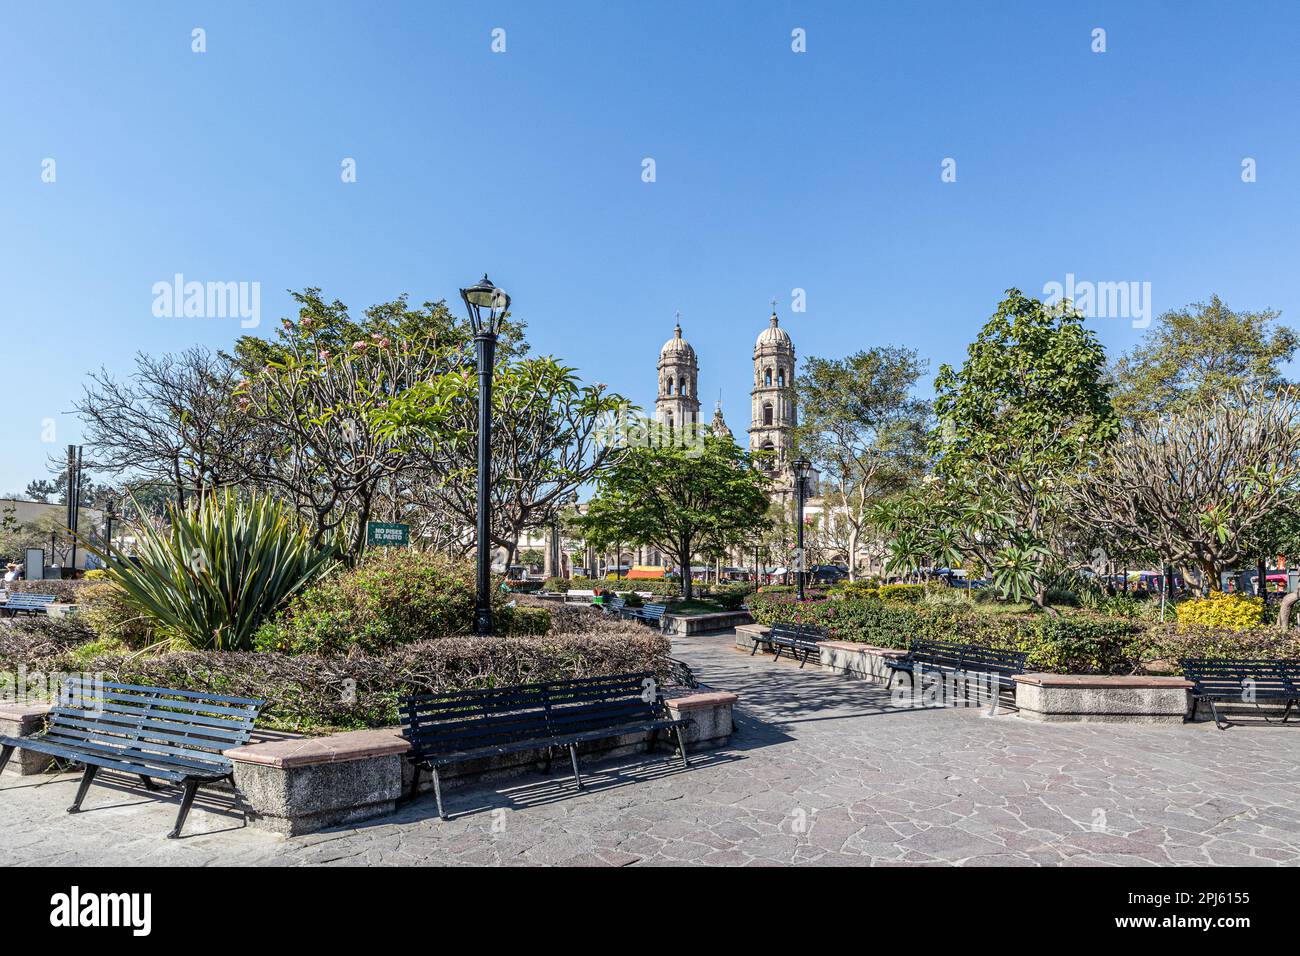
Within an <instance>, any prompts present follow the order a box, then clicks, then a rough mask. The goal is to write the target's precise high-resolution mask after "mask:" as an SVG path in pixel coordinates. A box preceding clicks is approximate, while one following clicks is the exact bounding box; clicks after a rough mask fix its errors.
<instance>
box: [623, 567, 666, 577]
mask: <svg viewBox="0 0 1300 956" xmlns="http://www.w3.org/2000/svg"><path fill="white" fill-rule="evenodd" d="M663 576H664V569H663V568H661V567H659V566H658V565H653V564H634V565H632V567H631V568H629V569H628V572H627V574H625V575H623V577H625V578H627V579H628V580H636V579H637V578H641V579H646V578H662V577H663Z"/></svg>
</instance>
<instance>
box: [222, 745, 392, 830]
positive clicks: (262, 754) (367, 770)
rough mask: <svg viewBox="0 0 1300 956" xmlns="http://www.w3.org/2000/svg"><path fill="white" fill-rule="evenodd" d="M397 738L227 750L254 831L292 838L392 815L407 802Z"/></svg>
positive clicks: (255, 746)
mask: <svg viewBox="0 0 1300 956" xmlns="http://www.w3.org/2000/svg"><path fill="white" fill-rule="evenodd" d="M409 749H410V746H409V745H408V744H407V742H406V741H405V740H403V739H402V738H401V736H400V735H398V734H397V733H396V732H395V731H391V730H358V731H352V732H349V733H343V734H331V735H330V736H328V737H304V738H300V739H297V740H277V741H273V742H269V743H261V744H250V745H248V746H246V747H236V748H234V749H233V750H228V751H226V754H227V756H229V757H230V759H231V760H232V761H233V762H234V765H235V788H236V789H237V790H238V791H239V795H240V797H241V798H242V799H243V802H244V805H245V808H246V811H247V813H248V821H249V824H250V825H251V826H254V827H257V828H259V829H264V830H271V831H273V832H276V833H282V834H284V835H286V836H296V835H297V834H300V833H311V832H313V831H315V830H320V829H322V828H324V827H329V826H338V825H340V824H346V823H355V822H357V821H360V820H367V819H370V818H371V817H377V816H382V815H384V814H386V813H392V812H393V811H394V810H395V809H397V799H398V797H400V796H401V782H402V762H403V761H402V756H403V755H404V754H405V753H406V751H407V750H409Z"/></svg>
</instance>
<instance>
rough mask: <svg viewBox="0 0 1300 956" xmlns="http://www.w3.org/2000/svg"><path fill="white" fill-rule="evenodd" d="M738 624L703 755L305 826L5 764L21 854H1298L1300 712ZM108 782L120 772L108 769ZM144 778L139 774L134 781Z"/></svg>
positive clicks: (623, 858) (95, 858) (758, 859)
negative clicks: (709, 747)
mask: <svg viewBox="0 0 1300 956" xmlns="http://www.w3.org/2000/svg"><path fill="white" fill-rule="evenodd" d="M732 641H733V638H732V636H730V635H718V636H705V637H694V638H688V639H679V640H677V641H675V645H674V651H675V653H676V654H678V655H679V656H680V657H682V658H683V659H685V660H686V661H688V662H689V663H690V664H691V665H692V667H694V668H695V670H696V672H697V674H698V675H699V676H700V678H701V680H703V681H705V682H706V683H708V684H710V685H713V686H715V687H719V688H723V689H726V690H732V691H735V692H736V693H738V694H739V695H740V698H741V701H740V705H739V706H738V708H737V711H736V721H737V725H738V732H737V733H736V734H735V735H734V736H733V737H732V741H731V744H730V745H729V746H728V747H726V748H725V749H723V750H719V751H713V752H709V753H701V754H699V755H698V756H697V758H696V759H695V760H694V761H693V764H694V765H693V766H692V767H691V769H688V770H682V769H680V768H679V767H677V766H676V765H675V764H674V763H672V762H671V761H670V760H668V755H667V754H663V755H659V756H657V757H653V758H650V759H645V758H628V759H623V760H615V761H606V762H603V763H601V762H592V763H590V764H589V765H588V767H587V773H586V779H587V783H588V790H587V791H586V792H585V793H581V794H575V791H574V790H573V788H572V783H571V781H570V780H569V779H568V778H566V777H564V776H563V774H562V773H558V772H557V773H555V774H554V775H553V776H551V777H543V776H541V775H536V774H535V775H529V776H526V777H521V778H516V779H515V780H511V781H506V782H503V783H499V784H498V785H497V786H496V787H473V788H461V789H453V790H450V791H448V810H449V812H451V813H453V814H454V816H453V819H451V820H449V821H446V822H440V821H439V820H437V818H436V817H435V815H434V804H433V798H432V796H426V797H422V798H421V799H419V800H418V801H417V802H415V803H413V804H409V805H406V806H405V808H404V809H403V810H402V811H401V812H399V813H397V814H396V815H393V816H388V817H383V818H380V819H378V820H374V821H370V822H367V823H363V824H359V825H356V826H352V827H343V828H338V829H334V830H329V831H325V832H321V833H316V834H312V835H310V836H305V837H297V838H294V839H284V838H281V837H277V836H273V835H271V834H268V833H264V832H261V831H258V830H253V829H250V828H246V827H245V826H244V825H243V819H242V816H241V814H240V813H239V811H238V810H237V809H236V808H235V807H234V805H233V803H232V801H231V799H230V797H229V795H228V794H222V793H220V792H217V793H214V794H212V795H206V796H201V797H200V800H199V803H198V804H196V809H195V812H194V814H193V815H192V816H191V818H190V823H189V825H188V827H187V835H186V837H185V838H183V839H181V840H165V839H162V835H163V834H164V833H165V832H166V831H167V830H168V829H170V827H171V824H172V821H173V818H174V816H175V812H176V803H177V799H178V798H177V796H175V795H173V796H171V797H169V798H168V799H167V800H165V801H162V802H159V801H156V800H154V799H152V798H151V797H149V796H147V795H146V794H145V793H144V791H143V790H142V789H141V788H140V787H138V786H129V785H123V786H121V787H118V786H117V785H115V784H114V785H111V786H104V785H97V786H96V787H94V788H92V790H91V791H90V795H89V796H88V797H87V799H86V803H85V806H84V811H83V812H82V813H81V814H78V815H75V816H70V815H68V814H66V813H65V812H64V807H66V806H67V805H68V804H69V803H71V802H72V797H73V793H74V791H75V789H76V780H77V775H75V774H65V775H61V776H57V777H18V776H14V775H12V774H5V775H4V778H3V781H2V782H0V833H3V834H4V837H3V840H0V864H6V865H8V864H60V865H76V864H109V865H133V864H148V865H159V864H163V865H185V866H196V865H205V864H328V863H341V864H376V865H380V864H405V865H412V864H596V865H615V866H619V865H626V864H634V863H641V862H645V863H660V864H675V863H703V864H712V865H731V866H737V865H759V864H816V865H837V864H848V865H862V864H869V863H873V864H929V865H945V864H999V865H1019V864H1025V865H1034V864H1070V865H1126V864H1127V865H1143V864H1170V863H1181V864H1261V865H1267V864H1286V863H1293V862H1295V861H1296V859H1297V856H1300V794H1298V793H1297V788H1296V768H1297V763H1298V762H1300V727H1297V726H1286V727H1284V726H1281V725H1276V724H1274V725H1269V724H1263V723H1261V722H1252V723H1251V725H1250V726H1244V725H1243V726H1239V727H1236V728H1233V729H1231V730H1228V731H1226V732H1220V731H1217V730H1215V729H1214V727H1213V726H1212V725H1211V724H1209V723H1208V722H1207V723H1202V724H1197V725H1194V726H1187V727H1182V726H1168V725H1165V726H1147V727H1143V726H1133V725H1079V724H1037V723H1032V722H1029V721H1025V720H1021V719H1020V718H1017V717H1014V716H1010V715H1006V716H998V717H992V718H990V717H986V716H981V715H980V713H979V712H978V711H975V710H953V709H931V710H913V709H900V708H896V707H893V706H891V703H890V699H889V695H888V694H887V693H886V692H884V691H883V690H882V689H880V688H878V687H875V686H873V685H871V684H869V683H866V682H864V681H861V680H853V679H850V678H845V677H838V676H833V675H829V674H823V673H821V672H820V671H819V670H817V669H816V668H815V667H813V666H811V665H810V666H809V667H807V668H804V669H802V670H801V669H800V668H799V667H798V665H797V664H793V663H787V662H786V661H781V662H778V663H773V662H772V661H771V660H770V658H764V657H759V656H756V657H752V658H751V657H749V656H747V655H745V654H744V653H743V652H739V651H736V650H735V649H733V647H732ZM100 779H101V780H103V781H104V783H105V784H110V783H113V780H112V778H111V777H108V776H104V777H101V778H100ZM121 782H122V783H123V784H128V783H133V782H134V781H129V782H128V781H125V780H122V781H121Z"/></svg>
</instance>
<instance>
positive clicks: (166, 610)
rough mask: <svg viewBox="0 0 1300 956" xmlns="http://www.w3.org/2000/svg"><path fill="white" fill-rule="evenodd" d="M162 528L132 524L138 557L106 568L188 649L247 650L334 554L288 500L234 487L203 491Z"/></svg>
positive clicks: (130, 598)
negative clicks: (245, 493)
mask: <svg viewBox="0 0 1300 956" xmlns="http://www.w3.org/2000/svg"><path fill="white" fill-rule="evenodd" d="M169 517H170V524H169V527H168V528H167V529H166V530H158V529H156V528H154V527H153V526H152V525H150V524H149V523H148V522H147V521H144V520H142V521H140V522H139V523H138V524H137V527H136V532H135V533H136V554H135V556H134V557H132V558H131V559H129V560H128V559H125V558H123V557H121V556H120V555H116V554H115V555H113V556H112V557H111V558H110V557H108V556H107V555H105V554H103V553H102V552H100V551H99V550H98V549H96V548H95V547H93V546H92V545H90V544H89V543H88V544H87V547H88V548H90V549H91V550H92V551H93V552H94V553H95V554H97V555H99V557H100V558H101V559H103V560H104V563H105V564H106V565H107V570H108V576H109V578H110V580H112V581H113V582H114V583H116V584H117V585H118V586H119V587H120V588H121V589H122V592H123V600H124V601H125V602H127V603H128V604H129V605H131V606H133V607H134V608H135V609H136V610H138V611H139V612H140V613H141V614H143V615H145V616H146V617H148V618H150V619H152V620H153V621H154V622H155V628H156V629H157V631H158V632H159V633H160V634H163V635H165V636H166V637H168V638H170V639H171V640H173V641H175V642H177V643H180V644H184V645H188V646H190V647H196V648H203V649H211V650H244V649H247V648H250V647H251V646H252V637H253V633H254V632H255V631H256V630H257V628H258V626H259V625H260V624H261V623H262V621H264V620H265V619H266V618H267V617H269V616H270V615H272V614H274V613H275V612H276V611H278V610H280V609H281V608H282V607H284V605H285V604H286V602H287V601H288V600H289V598H291V597H292V596H293V595H295V594H297V593H298V592H299V591H300V590H302V589H303V588H304V587H306V586H307V585H308V584H310V583H311V582H312V581H314V580H315V579H316V578H317V577H319V576H320V574H321V573H322V572H324V571H325V570H326V569H327V568H329V567H330V565H331V564H332V563H333V561H334V552H333V549H332V548H330V547H326V548H323V549H322V548H319V547H315V546H313V545H312V543H311V532H310V531H309V530H308V529H307V528H306V527H305V526H304V525H303V524H302V523H301V522H300V521H299V520H298V517H297V516H296V515H295V514H294V513H293V512H292V511H291V510H290V509H288V508H286V507H285V506H284V505H283V504H282V503H280V502H279V501H276V500H274V499H272V498H268V497H265V496H258V495H254V496H253V497H251V498H249V499H247V500H241V499H240V498H239V497H238V496H236V495H235V494H234V492H232V491H229V490H227V491H225V492H221V493H218V494H214V495H209V496H207V497H205V498H204V499H203V500H202V501H201V502H200V503H199V505H198V507H197V508H196V509H193V510H186V511H178V510H176V509H175V508H173V509H172V510H171V513H170V515H169Z"/></svg>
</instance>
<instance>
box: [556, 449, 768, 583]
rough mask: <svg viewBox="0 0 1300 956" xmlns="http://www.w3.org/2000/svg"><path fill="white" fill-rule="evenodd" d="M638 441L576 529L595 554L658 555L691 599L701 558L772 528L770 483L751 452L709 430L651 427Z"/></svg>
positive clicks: (619, 461) (615, 467)
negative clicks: (621, 547) (653, 551)
mask: <svg viewBox="0 0 1300 956" xmlns="http://www.w3.org/2000/svg"><path fill="white" fill-rule="evenodd" d="M637 434H639V435H640V434H644V435H645V436H646V440H645V441H643V442H639V443H637V444H636V445H634V446H631V447H627V448H625V449H624V450H622V451H621V453H620V454H619V455H618V456H617V457H616V458H615V460H614V463H613V465H612V466H611V467H610V469H609V470H608V471H607V472H606V473H605V474H604V475H602V476H601V478H600V481H599V484H598V488H597V493H596V495H595V497H593V498H592V500H591V502H590V503H589V505H588V507H587V511H586V513H585V514H582V515H579V516H578V517H577V518H575V519H574V524H575V526H576V528H577V529H578V531H579V533H581V534H582V536H583V537H584V538H585V539H586V541H587V542H588V543H589V544H591V545H592V546H594V547H598V548H600V547H606V546H608V545H611V544H619V543H621V544H627V545H649V546H652V547H655V548H658V549H659V550H660V551H662V552H663V553H664V554H666V555H667V556H668V557H669V558H670V559H671V560H672V561H673V563H674V564H675V565H676V567H677V570H678V572H679V573H680V575H681V579H682V595H683V596H684V597H687V598H689V597H690V596H691V572H690V569H691V560H692V557H693V556H694V555H695V554H697V553H702V552H716V551H718V550H721V549H727V548H733V547H740V546H743V545H746V544H749V543H750V542H751V541H752V540H753V538H754V536H755V534H757V533H758V532H760V531H761V530H762V529H763V527H764V526H765V525H766V523H767V508H768V495H767V488H768V484H769V481H770V479H769V477H768V475H767V474H766V473H765V472H764V471H762V470H761V469H759V468H756V467H755V465H754V462H753V460H752V459H751V457H750V455H749V453H748V452H745V451H743V450H741V449H740V448H739V447H738V446H737V445H736V444H735V442H733V441H732V440H731V439H730V438H727V437H725V436H714V435H712V434H711V433H709V431H708V429H707V428H703V427H698V426H696V427H692V428H688V429H677V430H676V431H674V430H673V429H671V428H669V427H667V426H658V425H647V426H646V427H645V428H644V430H641V429H638V430H637Z"/></svg>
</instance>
